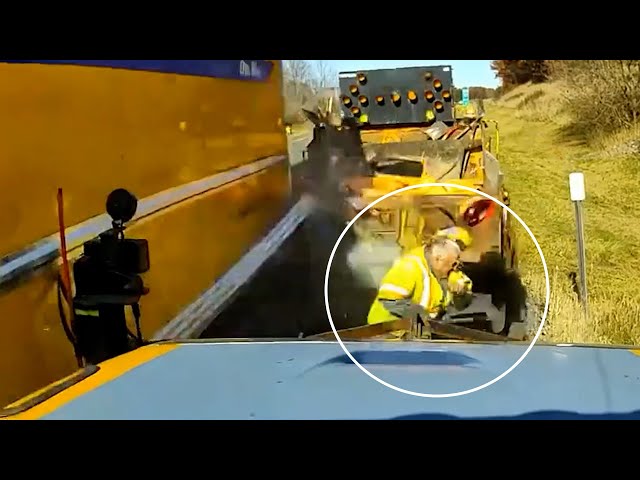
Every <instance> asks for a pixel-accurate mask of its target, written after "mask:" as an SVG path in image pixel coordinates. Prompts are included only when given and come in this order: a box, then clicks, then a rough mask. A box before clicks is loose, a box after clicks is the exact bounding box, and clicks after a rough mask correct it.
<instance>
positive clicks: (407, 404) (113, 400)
mask: <svg viewBox="0 0 640 480" xmlns="http://www.w3.org/2000/svg"><path fill="white" fill-rule="evenodd" d="M345 345H346V346H347V348H348V349H349V351H350V352H351V353H352V355H353V356H354V357H355V358H356V359H357V360H358V361H359V362H360V363H361V364H362V365H363V366H365V367H366V368H367V369H368V370H369V371H370V372H371V373H373V374H374V375H376V376H377V377H378V378H380V379H382V380H383V381H386V382H388V383H392V384H394V385H396V386H397V387H400V388H403V389H409V390H414V391H418V392H424V393H436V394H442V393H449V392H455V391H461V390H466V389H470V388H474V387H476V386H478V385H481V384H483V383H485V382H487V381H490V380H492V379H493V378H495V377H496V376H498V375H500V374H501V373H502V372H504V371H505V370H507V369H508V368H509V367H510V366H511V365H513V363H514V362H515V361H516V360H517V359H518V358H519V357H520V356H521V355H522V354H523V353H524V351H525V350H526V348H527V345H520V344H517V345H509V344H499V345H493V344H462V343H442V344H438V343H426V342H425V343H422V342H411V343H409V342H353V343H346V344H345ZM146 348H149V347H146ZM639 412H640V356H639V355H638V353H637V352H636V353H634V351H631V350H628V349H622V348H598V347H585V346H542V345H538V346H536V347H534V348H533V350H532V351H531V352H530V353H529V355H528V356H527V357H526V358H525V359H524V360H523V362H522V363H521V364H520V365H519V366H518V367H516V368H515V369H514V370H513V371H512V372H511V373H510V374H509V375H507V376H506V377H505V378H503V379H502V380H500V381H498V382H497V383H495V384H493V385H491V386H489V387H487V388H485V389H483V390H481V391H478V392H475V393H471V394H469V395H465V396H459V397H454V398H421V397H415V396H410V395H407V394H404V393H400V392H397V391H394V390H392V389H389V388H387V387H386V386H383V385H381V384H380V383H378V382H376V381H375V380H374V379H372V378H370V377H369V376H367V375H366V374H365V373H364V372H362V371H361V370H360V369H359V368H358V367H357V366H356V365H355V364H353V362H352V361H351V360H350V359H349V357H348V356H346V355H345V353H344V351H343V350H342V348H341V347H340V345H339V344H338V343H336V342H310V341H282V342H228V343H226V342H221V343H215V342H210V343H185V344H182V345H180V346H179V347H178V348H176V349H174V350H171V351H169V352H168V353H166V354H164V355H161V356H159V357H157V358H154V359H152V360H150V361H149V362H147V363H144V364H142V365H140V366H138V367H136V368H134V369H132V370H130V371H128V372H126V373H124V374H123V375H121V376H119V377H117V378H115V379H113V380H110V381H108V382H107V383H104V384H102V385H100V386H99V387H97V388H95V389H93V390H90V391H88V392H87V393H84V394H83V395H81V396H78V397H76V398H75V399H73V400H71V401H70V402H68V403H66V404H63V405H61V406H60V407H58V408H57V409H56V410H55V411H53V412H51V413H49V414H47V415H46V416H44V417H43V418H44V419H108V420H111V419H299V420H304V419H363V420H367V419H421V418H422V419H430V418H467V419H470V418H487V419H490V418H581V417H583V416H587V417H594V418H595V417H598V418H640V413H639ZM612 415H613V416H612ZM614 416H615V417H614Z"/></svg>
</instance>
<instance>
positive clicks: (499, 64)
mask: <svg viewBox="0 0 640 480" xmlns="http://www.w3.org/2000/svg"><path fill="white" fill-rule="evenodd" d="M491 69H492V70H493V71H494V72H495V75H496V77H497V78H499V79H500V80H501V83H502V87H503V89H504V90H508V89H510V88H513V87H516V86H518V85H522V84H524V83H527V82H533V83H541V82H545V81H547V80H548V79H549V63H548V60H494V61H493V62H491Z"/></svg>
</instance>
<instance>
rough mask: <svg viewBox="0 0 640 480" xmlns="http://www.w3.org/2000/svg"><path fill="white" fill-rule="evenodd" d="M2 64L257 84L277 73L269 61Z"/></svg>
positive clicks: (41, 62)
mask: <svg viewBox="0 0 640 480" xmlns="http://www.w3.org/2000/svg"><path fill="white" fill-rule="evenodd" d="M0 63H21V64H24V63H37V64H43V65H79V66H87V67H106V68H118V69H124V70H142V71H150V72H161V73H174V74H178V75H192V76H199V77H213V78H226V79H233V80H253V81H265V80H267V79H268V78H269V76H270V75H271V71H272V70H273V63H272V62H270V61H268V60H0Z"/></svg>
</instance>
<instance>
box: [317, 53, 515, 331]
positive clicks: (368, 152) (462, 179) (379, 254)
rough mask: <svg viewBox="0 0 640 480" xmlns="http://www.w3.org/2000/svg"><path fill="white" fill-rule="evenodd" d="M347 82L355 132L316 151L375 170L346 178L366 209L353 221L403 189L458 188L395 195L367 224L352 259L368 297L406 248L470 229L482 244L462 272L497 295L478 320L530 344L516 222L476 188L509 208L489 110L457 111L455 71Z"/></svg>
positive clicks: (402, 71) (362, 222) (359, 227)
mask: <svg viewBox="0 0 640 480" xmlns="http://www.w3.org/2000/svg"><path fill="white" fill-rule="evenodd" d="M339 81H340V101H341V107H342V109H343V113H344V121H343V125H348V126H350V127H348V128H346V129H344V128H343V129H342V132H341V133H342V135H337V134H335V133H334V134H333V135H328V134H327V135H325V136H324V137H323V138H324V139H325V142H324V145H322V142H316V143H317V144H318V145H310V147H313V148H314V151H316V152H317V153H316V156H317V157H318V159H319V158H321V157H322V155H324V156H325V157H326V155H327V152H333V155H337V157H340V161H342V162H343V163H346V164H351V165H356V164H358V165H361V164H363V163H364V164H366V165H367V168H368V169H369V172H370V173H369V174H366V175H362V174H361V175H359V176H358V175H355V177H354V175H351V173H350V174H349V175H347V176H346V177H351V179H349V178H347V179H345V182H344V183H345V188H346V189H347V190H350V193H349V194H348V196H349V197H350V202H348V203H347V205H346V208H347V209H349V208H350V206H351V205H357V206H356V207H355V208H352V209H351V210H348V215H349V216H348V218H350V217H351V218H352V217H353V215H355V214H357V213H358V211H359V210H360V209H362V208H363V206H364V205H368V204H370V203H371V202H373V201H374V200H376V199H378V198H380V197H382V196H384V195H385V194H387V193H389V192H392V191H395V190H398V189H400V188H402V187H407V186H410V185H417V184H423V183H436V184H442V183H446V184H449V186H443V185H435V186H430V187H420V188H415V189H412V190H408V191H405V192H403V193H401V194H397V195H394V196H392V197H390V198H388V199H386V200H384V201H383V202H381V203H378V204H377V205H376V206H375V207H374V208H372V209H370V210H369V211H368V212H366V213H365V214H364V215H363V216H362V217H360V218H359V220H358V221H357V223H356V224H355V226H354V229H355V231H356V232H357V236H358V238H359V239H360V242H359V244H358V246H357V247H356V248H354V249H353V250H352V251H351V252H350V258H351V261H352V265H353V268H354V269H355V270H357V271H358V272H360V273H361V277H362V278H363V279H364V280H363V281H364V282H366V283H367V284H368V285H369V287H370V289H371V291H370V292H369V295H368V296H363V298H365V297H366V301H369V300H371V297H372V296H373V295H374V292H375V287H376V286H377V284H378V282H379V280H380V278H381V276H382V274H383V273H384V272H385V271H386V269H387V268H388V267H389V266H390V264H391V262H392V261H393V259H394V258H396V257H397V256H398V255H400V254H401V253H402V252H403V251H404V250H407V249H411V248H413V247H415V246H417V245H420V244H423V243H424V242H425V241H426V239H428V238H429V236H430V235H431V234H433V233H435V232H436V231H437V230H439V229H441V228H446V227H448V226H453V225H457V226H464V227H465V228H467V229H468V230H469V231H470V233H471V235H472V238H473V245H472V246H471V248H469V249H467V250H466V251H465V252H463V257H462V260H463V266H462V269H463V270H464V271H465V272H466V273H467V274H468V275H469V276H470V277H471V278H472V280H473V283H474V290H475V292H476V294H477V295H484V296H486V297H490V299H491V301H490V302H488V303H487V304H488V305H489V308H490V310H491V313H490V314H489V313H487V315H485V318H484V319H482V318H481V319H477V318H476V317H475V316H474V318H469V319H468V322H469V324H470V325H473V326H474V327H477V328H481V329H488V330H490V331H492V332H493V333H498V334H501V335H505V336H510V337H512V338H519V339H521V338H524V337H525V336H526V332H527V325H526V317H527V312H526V292H525V289H524V286H523V285H522V283H521V282H520V279H519V276H518V273H517V249H516V245H515V235H514V229H513V228H512V219H511V217H510V215H509V214H508V212H507V211H506V210H505V209H503V208H502V207H501V206H500V205H498V204H496V203H495V202H493V201H492V200H491V199H487V198H486V197H484V196H482V195H479V194H478V193H477V192H476V191H480V192H483V193H485V194H487V195H489V196H490V197H491V198H495V199H497V200H499V201H500V202H503V203H504V204H505V205H508V203H509V200H508V198H509V197H508V192H507V190H506V188H505V185H504V181H503V174H502V171H501V170H500V165H499V163H498V160H497V158H496V156H495V155H494V152H493V151H492V149H491V146H492V142H493V139H494V138H496V139H497V136H496V137H494V134H495V135H497V132H492V131H490V128H489V127H490V122H488V121H487V120H486V119H484V117H483V112H482V110H481V109H478V108H476V109H474V110H473V111H472V110H468V111H467V112H466V114H465V115H462V116H457V115H456V114H455V111H454V102H453V88H454V84H453V76H452V70H451V67H450V66H446V65H445V66H424V67H410V68H397V69H383V70H368V71H357V72H356V71H354V72H342V73H340V76H339ZM325 129H326V127H325ZM331 142H333V144H331ZM493 145H497V143H493ZM310 151H311V149H310ZM336 152H337V153H336ZM310 159H311V160H312V161H313V160H314V159H313V158H311V157H310ZM318 159H315V161H317V162H318V163H320V160H318ZM338 163H340V162H338ZM360 171H362V169H360ZM364 177H367V180H368V181H366V182H363V181H362V180H363V178H364ZM354 178H358V180H359V181H358V184H357V185H356V184H355V182H354V181H353V180H354ZM451 185H453V186H451ZM456 186H460V187H462V188H456ZM470 189H471V190H470Z"/></svg>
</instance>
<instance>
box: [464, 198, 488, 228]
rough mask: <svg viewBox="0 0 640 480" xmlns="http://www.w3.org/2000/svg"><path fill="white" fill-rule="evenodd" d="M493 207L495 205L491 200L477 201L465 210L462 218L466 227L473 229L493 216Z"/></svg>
mask: <svg viewBox="0 0 640 480" xmlns="http://www.w3.org/2000/svg"><path fill="white" fill-rule="evenodd" d="M495 207H496V204H495V202H494V201H493V200H489V199H482V200H478V201H476V202H474V203H473V204H472V205H471V206H469V208H467V209H466V210H465V212H464V214H463V216H462V217H463V219H464V221H465V223H466V224H467V225H469V226H470V227H475V226H476V225H478V224H479V223H480V222H482V221H483V220H485V219H487V218H489V217H490V216H491V215H492V214H493V212H494V210H495Z"/></svg>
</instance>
